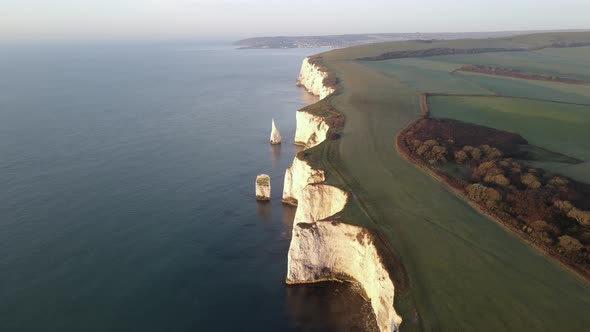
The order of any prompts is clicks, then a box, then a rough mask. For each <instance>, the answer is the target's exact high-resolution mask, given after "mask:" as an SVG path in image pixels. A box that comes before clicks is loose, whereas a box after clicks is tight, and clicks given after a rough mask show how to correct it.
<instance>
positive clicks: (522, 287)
mask: <svg viewBox="0 0 590 332" xmlns="http://www.w3.org/2000/svg"><path fill="white" fill-rule="evenodd" d="M568 39H571V40H575V41H588V40H590V34H589V33H573V34H543V35H531V36H519V37H513V38H503V39H495V40H455V41H433V42H431V43H424V42H398V43H384V44H376V45H366V46H360V47H353V48H348V49H340V50H334V51H330V52H327V53H323V54H322V56H323V62H322V64H323V65H324V66H325V67H326V68H327V69H328V70H329V71H330V73H331V74H332V75H335V76H336V77H338V78H339V79H340V87H339V93H337V94H336V95H335V96H332V97H330V98H328V99H327V102H329V103H331V104H332V106H334V107H335V108H336V109H337V110H338V111H339V112H341V113H342V114H343V115H344V116H345V118H346V123H345V126H344V128H343V129H342V130H341V138H340V139H338V140H333V141H326V142H324V143H323V144H321V145H320V146H318V147H316V148H315V149H314V151H313V154H314V160H315V163H316V165H317V166H319V167H322V168H324V169H326V170H327V176H328V182H330V183H332V184H334V185H337V186H340V187H342V188H344V189H346V190H349V191H350V192H352V193H354V195H353V199H352V200H351V202H350V203H349V204H348V206H347V208H346V210H345V211H344V213H343V216H342V220H343V221H344V222H347V223H353V224H360V225H364V226H367V227H370V228H372V229H374V230H376V231H378V232H379V233H380V234H382V235H383V237H384V238H385V239H386V240H387V242H388V244H389V246H390V247H391V249H392V251H393V252H394V254H395V256H396V257H398V258H399V261H400V262H398V263H397V265H393V269H394V270H395V271H397V273H398V274H399V275H401V276H399V275H398V278H397V279H396V280H404V282H403V283H398V284H396V303H395V307H396V309H397V310H398V312H399V313H400V314H401V315H402V317H403V318H404V325H402V330H403V331H411V330H443V331H498V330H504V331H505V330H509V331H531V330H539V331H550V330H558V331H580V330H585V329H586V328H587V327H588V326H590V316H589V315H588V314H587V313H588V312H589V310H590V286H589V284H588V283H587V282H585V281H583V280H581V279H580V278H578V277H577V276H576V275H574V274H573V273H571V272H569V271H567V270H566V269H564V268H563V267H562V266H560V265H559V264H558V263H557V262H556V261H555V260H553V259H549V258H547V257H545V256H544V255H542V254H540V253H539V252H538V251H537V250H535V249H533V248H531V247H530V246H529V245H527V244H526V243H525V242H523V241H521V240H520V239H519V238H517V237H516V236H515V235H514V234H511V233H509V232H507V231H506V230H505V229H503V228H502V227H501V226H499V225H498V224H497V223H495V222H493V221H492V220H490V219H488V218H486V217H485V216H483V215H481V214H480V213H479V212H477V211H476V210H475V209H473V208H472V207H471V206H470V205H469V204H468V203H467V202H466V201H465V200H464V199H462V198H460V197H458V196H457V195H455V194H454V193H453V192H451V191H450V190H449V189H448V188H447V187H446V185H445V184H443V183H441V182H439V181H437V180H435V179H434V178H432V177H431V176H430V175H428V174H427V173H425V172H423V171H421V170H420V169H418V168H416V167H415V166H414V165H412V164H411V163H410V162H408V161H407V160H406V159H405V158H403V157H402V156H400V155H399V154H398V152H397V151H396V149H395V145H394V141H395V137H396V135H397V134H398V133H399V132H400V131H401V130H403V129H404V128H405V127H406V126H407V125H408V124H410V123H411V122H412V121H414V120H415V119H417V118H419V117H420V114H421V109H420V103H419V95H420V94H421V93H426V92H428V93H432V92H436V93H452V94H466V95H469V94H478V95H479V94H481V95H490V97H455V96H446V97H442V96H441V97H438V96H432V97H429V99H430V103H429V104H430V108H431V112H432V113H433V114H434V115H436V116H447V117H453V118H457V119H462V120H465V121H473V122H477V123H481V124H486V125H488V126H494V127H497V128H500V129H509V130H514V131H517V132H519V133H520V134H522V135H523V136H524V137H525V138H526V139H527V140H529V141H530V142H531V143H534V144H536V145H538V146H541V147H545V148H547V149H552V150H555V151H558V152H561V153H565V154H568V155H571V156H572V157H575V158H578V159H582V160H588V159H590V156H589V155H588V153H589V151H590V146H589V145H588V144H589V143H588V142H590V137H588V132H590V131H588V130H587V128H588V122H589V119H590V114H588V112H590V107H587V106H579V105H569V104H563V103H548V102H543V101H536V100H523V99H513V98H501V97H491V95H493V94H494V92H492V91H489V90H488V89H487V86H493V87H494V90H495V89H498V90H501V89H499V87H502V82H505V84H506V85H507V86H508V85H510V84H512V85H514V87H516V86H518V84H521V83H522V84H524V85H525V86H524V87H522V88H521V89H522V90H518V89H516V88H514V89H513V88H510V87H508V88H507V89H506V90H505V91H504V90H502V91H501V92H502V93H506V94H508V93H509V92H512V93H516V94H521V95H522V96H523V97H531V96H533V97H534V96H536V94H535V92H534V90H535V89H537V88H538V89H549V90H551V93H549V92H547V90H544V91H543V90H542V92H541V93H540V94H539V96H543V97H546V98H557V99H560V100H559V101H570V100H569V98H570V97H572V98H573V95H575V98H577V99H575V98H574V99H572V100H575V102H580V101H585V100H586V99H585V98H587V96H588V94H587V93H586V90H583V89H582V88H583V87H563V86H562V84H559V85H557V84H556V85H553V84H554V83H545V82H528V81H524V80H516V79H505V78H496V77H487V76H485V75H473V76H478V78H477V79H473V78H472V77H471V76H472V75H470V74H469V75H467V74H462V73H461V74H457V73H455V74H451V71H453V70H454V69H456V68H458V67H460V66H461V65H463V64H467V63H470V62H467V59H469V61H471V63H480V62H482V63H486V64H488V63H492V62H488V61H491V60H490V59H493V60H494V61H496V62H495V63H493V64H498V65H502V66H504V67H510V68H515V67H516V66H520V67H519V69H527V70H531V71H532V70H537V69H542V68H546V72H547V73H549V72H550V73H557V72H558V73H560V74H562V75H563V73H567V74H571V75H572V77H574V75H575V77H576V78H580V79H584V78H586V79H587V78H589V77H590V63H587V61H586V60H585V59H588V57H586V55H587V53H588V52H590V48H572V49H568V48H563V49H545V50H541V51H534V52H511V53H509V54H508V55H506V58H502V56H503V54H504V53H489V54H486V53H484V54H477V55H457V56H441V57H429V58H420V59H394V60H386V61H359V60H358V58H360V57H370V56H377V55H380V54H382V53H385V52H391V51H400V50H416V49H419V50H424V49H428V48H434V47H450V48H478V47H530V46H535V47H536V46H540V45H544V44H546V43H548V42H551V41H552V40H568ZM500 58H501V59H502V60H498V59H500ZM570 61H571V62H570ZM571 63H575V65H571ZM577 66H584V67H583V68H582V69H576V68H577ZM464 76H469V77H468V79H463V78H465V77H464ZM479 76H482V77H481V81H479V80H480V77H479ZM472 80H478V81H477V82H476V83H474V82H473V81H472ZM492 81H493V82H492ZM526 91H529V92H527V93H525V92H526ZM530 91H533V92H530ZM585 129H586V130H585ZM580 165H582V166H580ZM583 165H584V164H579V165H574V166H576V167H583ZM562 166H563V165H559V164H554V165H553V167H555V168H556V169H558V168H560V167H562ZM577 172H578V173H579V174H583V173H584V170H583V169H582V170H580V169H577ZM573 173H574V171H572V174H573Z"/></svg>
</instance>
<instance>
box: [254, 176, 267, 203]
mask: <svg viewBox="0 0 590 332" xmlns="http://www.w3.org/2000/svg"><path fill="white" fill-rule="evenodd" d="M256 200H258V201H270V176H268V175H267V174H260V175H258V176H257V177H256Z"/></svg>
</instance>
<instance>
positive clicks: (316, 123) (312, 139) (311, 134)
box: [295, 111, 330, 148]
mask: <svg viewBox="0 0 590 332" xmlns="http://www.w3.org/2000/svg"><path fill="white" fill-rule="evenodd" d="M295 117H296V120H297V129H296V130H295V144H299V145H303V146H305V147H306V148H311V147H314V146H316V145H318V144H320V143H321V142H323V141H324V140H325V139H326V135H327V134H328V130H329V129H330V127H329V126H328V124H326V122H325V121H324V119H323V118H322V117H320V116H316V115H313V114H310V113H307V112H304V111H297V114H296V116H295Z"/></svg>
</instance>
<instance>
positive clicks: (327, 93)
mask: <svg viewBox="0 0 590 332" xmlns="http://www.w3.org/2000/svg"><path fill="white" fill-rule="evenodd" d="M310 59H313V63H312V61H310ZM317 61H318V57H317V56H314V57H313V58H312V57H309V58H306V59H304V61H303V64H302V69H301V73H300V76H299V79H298V85H300V86H303V87H304V88H305V89H306V90H307V91H308V92H310V93H311V94H314V95H316V96H319V97H320V100H319V101H318V102H317V103H315V104H313V105H312V106H315V107H316V108H315V112H309V111H310V109H309V108H307V109H306V108H304V109H301V110H299V111H297V112H298V113H297V131H296V138H295V144H297V145H303V146H304V147H305V149H304V150H303V151H300V152H299V153H298V154H297V155H296V156H295V160H294V162H293V164H292V165H291V166H290V167H289V168H288V169H287V171H286V176H285V185H284V188H287V187H289V188H291V186H292V183H288V181H291V182H293V181H294V180H293V178H294V177H298V178H303V179H304V180H303V181H305V182H306V183H304V184H303V188H301V189H300V191H301V192H300V193H297V196H298V197H296V198H295V197H285V195H286V194H287V193H286V191H284V194H283V199H282V201H283V203H285V204H289V205H296V206H297V210H296V211H297V212H296V215H295V221H294V227H293V235H292V239H291V245H290V249H289V256H288V271H287V278H286V280H285V282H286V283H287V284H290V285H292V284H305V283H319V282H326V281H338V282H349V283H352V284H356V285H358V288H359V290H360V293H361V296H362V297H363V298H365V299H366V300H367V301H368V302H370V303H371V305H372V307H373V314H374V316H375V319H376V321H377V325H378V326H379V328H380V330H381V331H397V330H398V329H399V326H400V324H401V317H399V316H398V315H397V313H396V312H395V308H394V287H395V286H394V283H393V280H394V276H393V272H392V270H393V268H392V267H391V264H392V263H393V262H390V261H388V260H387V259H385V258H384V256H387V255H385V254H384V253H383V250H384V248H386V247H387V245H386V244H385V243H383V241H384V238H383V237H382V236H380V235H378V234H377V232H376V231H374V230H371V229H368V228H366V227H362V226H358V225H354V224H348V223H345V222H344V221H343V218H342V216H341V214H340V213H341V212H342V211H343V210H344V209H345V207H346V206H347V205H349V204H350V202H349V199H348V198H349V195H350V196H353V197H354V196H355V194H354V193H351V192H350V191H343V190H342V189H340V188H338V187H337V186H334V185H333V184H327V183H326V178H322V179H317V178H315V179H314V180H311V178H309V177H307V179H306V176H308V175H309V174H302V175H294V174H290V173H289V172H293V171H294V170H293V169H292V168H293V167H294V164H295V163H296V162H297V161H298V160H299V162H300V163H303V164H305V165H306V166H307V167H309V170H299V172H304V173H306V172H309V171H320V172H322V173H323V172H326V173H328V174H326V175H334V176H336V177H338V175H337V174H331V173H329V172H327V170H326V169H321V168H319V167H316V165H313V164H314V162H313V161H311V164H310V163H309V162H310V160H308V159H309V158H310V155H309V154H313V153H314V152H310V151H311V150H312V149H313V148H315V147H318V146H320V145H321V146H322V147H324V146H326V144H331V143H332V141H337V140H338V139H339V135H340V134H339V131H340V129H341V128H342V127H343V126H344V119H343V117H342V114H341V113H340V112H338V111H336V110H335V108H334V107H333V106H332V105H331V102H330V97H331V96H333V95H336V94H337V90H338V86H337V85H338V80H337V79H336V78H335V77H334V76H333V75H330V74H329V73H328V72H327V71H326V70H325V67H321V66H320V65H318V63H317ZM310 75H313V77H310ZM327 82H330V83H331V84H326V83H327ZM304 117H305V119H304ZM310 126H311V127H310ZM318 130H319V132H318ZM322 147H318V149H323V148H322ZM313 150H314V151H317V149H313ZM306 156H307V157H308V158H306ZM311 158H312V159H313V157H311ZM323 158H325V156H323V155H322V157H320V159H322V160H323ZM317 161H318V160H316V162H317ZM324 161H325V160H324ZM310 181H311V182H310ZM319 188H326V189H328V188H334V189H335V190H337V191H341V192H343V193H344V194H345V200H344V201H343V202H342V199H336V201H334V199H333V198H331V196H329V195H330V194H328V193H326V192H324V191H321V190H320V192H318V191H317V190H319ZM316 189H317V190H316ZM284 190H285V189H284ZM290 194H291V195H292V196H295V195H296V194H295V193H290ZM318 195H319V196H318ZM326 195H328V196H326ZM318 201H319V202H323V201H325V203H317V202H318ZM338 201H340V203H337V202H338ZM318 204H319V205H320V206H317V205H318ZM326 204H327V205H326ZM326 208H327V210H326ZM344 219H346V218H344ZM354 234H356V235H354ZM355 253H359V254H361V253H364V254H361V255H360V256H359V255H357V254H355ZM310 257H311V258H310ZM392 261H393V260H392ZM367 271H368V272H367ZM367 273H368V274H367Z"/></svg>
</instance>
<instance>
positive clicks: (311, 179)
mask: <svg viewBox="0 0 590 332" xmlns="http://www.w3.org/2000/svg"><path fill="white" fill-rule="evenodd" d="M325 180H326V178H325V176H324V171H322V170H320V169H313V168H312V167H311V166H309V164H308V163H307V162H306V161H305V160H301V159H299V158H297V157H295V159H293V163H292V164H291V166H289V168H287V171H286V172H285V183H284V185H283V202H285V203H289V204H293V205H296V204H297V201H299V197H300V193H301V190H302V189H303V188H304V187H305V186H307V185H308V184H310V183H320V182H324V181H325Z"/></svg>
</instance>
